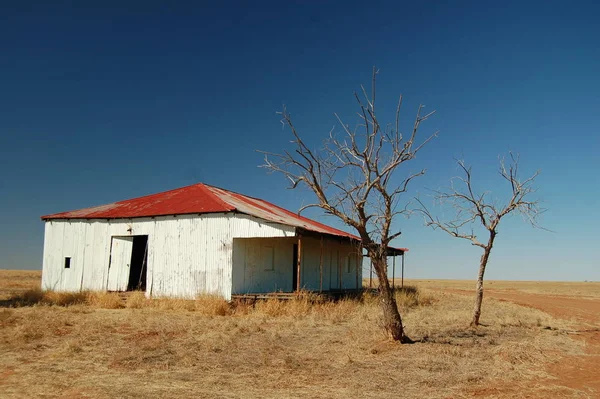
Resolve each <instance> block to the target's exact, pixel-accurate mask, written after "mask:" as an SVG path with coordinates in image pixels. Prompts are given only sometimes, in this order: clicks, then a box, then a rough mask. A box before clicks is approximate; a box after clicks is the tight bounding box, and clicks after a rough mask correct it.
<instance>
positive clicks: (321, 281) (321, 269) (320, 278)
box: [319, 236, 323, 292]
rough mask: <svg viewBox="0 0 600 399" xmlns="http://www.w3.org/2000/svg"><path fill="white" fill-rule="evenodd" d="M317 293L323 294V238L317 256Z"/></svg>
mask: <svg viewBox="0 0 600 399" xmlns="http://www.w3.org/2000/svg"><path fill="white" fill-rule="evenodd" d="M319 292H323V236H321V252H320V254H319Z"/></svg>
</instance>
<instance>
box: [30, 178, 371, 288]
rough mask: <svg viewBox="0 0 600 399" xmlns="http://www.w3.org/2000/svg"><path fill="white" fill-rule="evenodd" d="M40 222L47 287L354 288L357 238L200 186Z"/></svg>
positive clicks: (356, 282) (359, 259) (357, 270)
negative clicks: (42, 229) (43, 235)
mask: <svg viewBox="0 0 600 399" xmlns="http://www.w3.org/2000/svg"><path fill="white" fill-rule="evenodd" d="M42 220H43V221H45V240H44V258H43V273H42V288H43V289H47V290H57V291H79V290H108V291H127V290H135V289H143V290H145V291H146V294H147V296H173V297H186V298H194V297H195V296H197V295H198V294H203V293H210V294H217V295H220V296H223V297H224V298H226V299H230V298H231V296H232V295H233V294H246V293H265V292H275V291H282V292H291V291H294V290H296V289H299V288H303V289H308V290H315V291H320V290H322V291H329V290H338V289H354V288H358V287H360V286H361V284H362V253H361V250H360V245H359V239H358V237H356V236H354V235H352V234H349V233H346V232H344V231H341V230H337V229H334V228H331V227H329V226H326V225H323V224H321V223H318V222H316V221H313V220H310V219H308V218H305V217H302V216H299V215H297V214H295V213H292V212H290V211H287V210H285V209H283V208H280V207H278V206H276V205H273V204H271V203H269V202H267V201H263V200H260V199H257V198H252V197H248V196H244V195H241V194H238V193H234V192H231V191H227V190H224V189H221V188H217V187H213V186H209V185H206V184H195V185H192V186H187V187H183V188H179V189H175V190H171V191H167V192H164V193H159V194H153V195H149V196H145V197H140V198H134V199H130V200H125V201H120V202H115V203H112V204H108V205H102V206H97V207H93V208H86V209H82V210H77V211H71V212H64V213H57V214H53V215H46V216H42Z"/></svg>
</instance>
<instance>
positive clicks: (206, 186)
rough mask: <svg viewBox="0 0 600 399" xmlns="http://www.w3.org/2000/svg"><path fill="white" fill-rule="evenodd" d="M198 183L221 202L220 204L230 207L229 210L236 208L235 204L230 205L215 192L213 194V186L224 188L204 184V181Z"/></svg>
mask: <svg viewBox="0 0 600 399" xmlns="http://www.w3.org/2000/svg"><path fill="white" fill-rule="evenodd" d="M199 185H200V186H202V188H204V189H205V190H206V191H208V192H209V193H210V195H211V196H212V197H213V198H214V199H216V200H217V201H218V202H220V203H221V205H223V206H225V207H226V208H230V211H236V210H237V208H236V207H235V206H232V205H231V204H229V203H227V202H225V201H223V200H222V199H221V197H219V196H218V195H217V194H215V193H214V191H213V190H212V189H213V188H217V189H219V190H225V189H223V188H220V187H216V186H211V185H210V184H204V183H199ZM225 191H227V190H225Z"/></svg>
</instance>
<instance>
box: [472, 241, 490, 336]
mask: <svg viewBox="0 0 600 399" xmlns="http://www.w3.org/2000/svg"><path fill="white" fill-rule="evenodd" d="M495 237H496V232H495V231H490V239H489V241H488V244H487V245H486V246H485V248H484V249H483V255H481V261H480V262H479V274H478V275H477V285H476V289H475V307H474V309H473V320H471V327H477V326H478V325H479V317H480V316H481V304H482V303H483V276H484V274H485V267H486V266H487V263H488V259H489V258H490V252H491V251H492V246H493V245H494V238H495Z"/></svg>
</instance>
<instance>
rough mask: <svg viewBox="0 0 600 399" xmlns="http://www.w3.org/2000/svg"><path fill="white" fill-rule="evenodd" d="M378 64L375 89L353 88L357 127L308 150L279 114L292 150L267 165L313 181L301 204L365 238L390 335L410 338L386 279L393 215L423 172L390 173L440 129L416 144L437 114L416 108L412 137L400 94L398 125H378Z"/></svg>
mask: <svg viewBox="0 0 600 399" xmlns="http://www.w3.org/2000/svg"><path fill="white" fill-rule="evenodd" d="M376 76H377V70H375V69H373V80H372V90H371V95H370V96H369V95H367V92H366V90H365V89H364V87H362V86H361V89H362V96H363V98H361V96H360V95H359V94H357V93H354V94H355V97H356V101H357V102H358V107H359V112H358V115H359V118H360V121H359V123H358V125H357V127H355V128H350V127H349V126H348V125H346V124H344V123H343V122H342V120H341V118H340V117H339V116H338V115H337V114H335V116H336V118H337V119H338V121H339V123H340V124H341V126H342V130H343V133H342V137H341V138H337V137H336V135H335V134H334V130H333V129H332V130H331V131H330V132H329V136H328V137H327V138H326V140H325V141H324V144H323V146H322V147H321V148H319V149H317V150H312V149H310V148H309V147H308V146H307V145H306V143H305V142H304V141H303V140H302V138H301V136H300V134H299V133H298V131H297V130H296V128H295V126H294V124H293V123H292V118H291V116H290V114H289V113H288V111H287V110H286V109H285V107H284V109H283V111H282V112H281V113H280V115H281V118H282V119H281V122H282V123H283V124H284V126H288V127H289V128H290V129H291V132H292V135H293V141H292V143H293V145H294V148H293V150H290V151H287V150H286V151H284V152H282V153H268V152H263V153H264V154H265V163H264V165H263V167H265V168H267V169H268V170H270V171H273V172H279V173H282V174H283V175H284V176H285V177H287V178H288V179H289V181H290V185H291V188H296V187H298V186H299V185H304V186H306V187H308V188H309V189H310V190H311V191H312V192H313V193H314V195H315V197H316V201H315V202H314V203H310V204H308V205H305V206H303V207H302V208H301V209H300V210H299V211H298V213H300V212H302V211H303V210H305V209H307V208H310V207H316V208H320V209H322V210H323V211H325V213H326V214H328V215H333V216H336V217H337V218H339V219H340V220H341V221H343V222H344V223H345V224H346V225H348V226H350V227H352V228H353V229H354V230H355V231H356V232H357V233H358V236H359V237H360V239H361V245H362V247H363V248H364V250H365V251H366V253H367V255H368V257H369V258H370V259H371V262H372V264H373V267H374V269H375V271H376V273H377V277H378V280H379V294H380V298H381V306H382V310H383V322H384V326H385V329H386V330H387V332H388V333H389V335H390V337H391V338H392V339H393V340H397V341H400V342H410V338H408V337H407V336H406V335H405V333H404V327H403V325H402V318H401V316H400V313H399V311H398V306H397V304H396V299H395V296H394V292H393V290H392V288H391V287H390V283H389V280H388V277H387V269H388V265H387V256H388V246H389V245H390V242H391V241H392V240H393V239H394V238H396V237H398V236H400V231H398V230H393V226H392V221H393V220H394V218H395V217H396V216H398V215H399V214H401V213H403V212H405V209H404V208H401V207H400V206H399V200H400V197H401V195H402V194H403V193H405V192H406V191H407V188H408V185H409V183H410V182H411V181H412V180H413V179H414V178H416V177H418V176H421V175H423V174H424V173H425V170H419V171H418V172H416V173H406V174H405V177H403V178H402V179H401V180H400V181H398V180H394V179H392V176H394V172H396V171H397V170H398V168H399V167H400V166H401V165H403V164H404V163H406V162H408V161H410V160H412V159H414V158H415V156H416V155H417V153H418V152H419V151H420V150H421V148H423V146H424V145H425V144H427V142H429V141H430V140H431V139H432V138H433V137H434V136H435V135H436V134H437V132H436V133H434V134H433V135H431V136H429V137H428V138H426V139H424V140H422V141H421V142H420V143H418V144H417V143H416V141H415V140H416V137H417V131H418V129H419V125H420V124H421V123H422V122H423V121H425V120H426V119H427V118H429V117H430V116H431V115H432V114H433V113H434V112H430V113H428V114H426V115H421V112H422V110H423V105H421V106H419V109H418V112H417V116H416V119H415V121H414V124H413V126H412V131H411V132H410V134H409V135H408V136H407V137H404V136H403V134H402V133H401V132H400V126H399V124H400V108H401V105H402V96H400V99H399V101H398V105H397V108H396V117H395V122H394V124H390V125H382V124H380V122H379V120H378V118H377V114H376V112H375V109H376V108H375V83H376Z"/></svg>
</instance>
